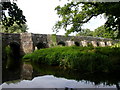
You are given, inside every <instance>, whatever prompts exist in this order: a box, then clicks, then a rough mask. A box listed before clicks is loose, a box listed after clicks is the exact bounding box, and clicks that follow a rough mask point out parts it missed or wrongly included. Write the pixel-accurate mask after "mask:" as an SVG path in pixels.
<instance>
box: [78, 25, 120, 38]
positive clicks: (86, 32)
mask: <svg viewBox="0 0 120 90" xmlns="http://www.w3.org/2000/svg"><path fill="white" fill-rule="evenodd" d="M117 35H118V31H112V30H110V29H109V28H105V26H104V25H102V26H100V27H98V28H96V29H95V30H94V31H91V30H90V29H82V30H81V31H80V32H79V33H78V34H76V36H93V37H102V38H111V39H115V38H117Z"/></svg>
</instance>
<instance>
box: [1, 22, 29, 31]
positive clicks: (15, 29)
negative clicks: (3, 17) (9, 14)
mask: <svg viewBox="0 0 120 90" xmlns="http://www.w3.org/2000/svg"><path fill="white" fill-rule="evenodd" d="M21 26H22V27H20V26H19V25H17V24H13V26H10V27H8V29H6V27H5V26H4V25H0V32H3V33H21V32H27V30H28V26H27V25H26V24H22V25H21Z"/></svg>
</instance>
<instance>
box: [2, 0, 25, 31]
mask: <svg viewBox="0 0 120 90" xmlns="http://www.w3.org/2000/svg"><path fill="white" fill-rule="evenodd" d="M0 8H2V9H1V10H0V12H2V22H1V24H2V25H4V27H5V28H6V29H8V27H10V26H13V25H14V23H16V24H17V25H19V26H22V24H25V23H26V19H25V16H24V15H23V12H22V10H21V9H20V8H18V6H17V4H16V3H15V2H14V1H13V2H0ZM6 12H7V13H8V16H9V18H8V17H7V15H6Z"/></svg>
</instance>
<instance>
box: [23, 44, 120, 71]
mask: <svg viewBox="0 0 120 90" xmlns="http://www.w3.org/2000/svg"><path fill="white" fill-rule="evenodd" d="M119 54H120V48H119V47H113V48H111V47H96V48H94V47H77V46H71V47H54V48H46V49H40V50H36V51H34V52H33V53H31V54H27V55H25V56H24V57H23V60H24V61H26V60H30V61H32V62H36V63H39V64H48V65H56V66H60V67H63V68H70V69H74V70H79V71H85V72H97V71H98V72H109V71H113V72H114V71H120V55H119Z"/></svg>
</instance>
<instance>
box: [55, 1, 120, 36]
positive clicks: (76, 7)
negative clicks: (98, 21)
mask: <svg viewBox="0 0 120 90" xmlns="http://www.w3.org/2000/svg"><path fill="white" fill-rule="evenodd" d="M55 10H56V11H57V14H58V16H59V17H60V20H59V21H58V22H57V23H56V24H55V25H54V31H58V29H61V28H64V29H65V31H66V33H67V34H70V33H71V32H79V31H81V30H82V28H81V26H82V25H83V24H84V23H87V22H88V21H89V20H91V18H93V17H96V16H98V15H102V14H104V15H105V16H106V18H107V21H106V23H105V27H106V28H107V27H109V29H110V30H113V31H117V30H118V38H120V13H119V11H120V2H73V1H72V2H70V3H67V4H65V5H64V6H63V7H61V6H57V7H56V8H55Z"/></svg>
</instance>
